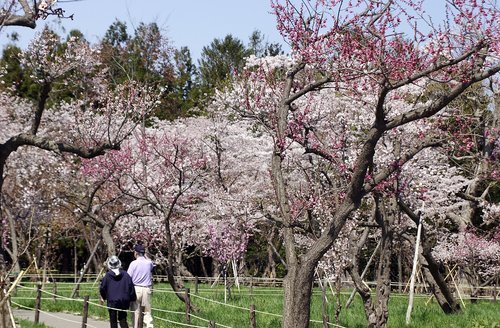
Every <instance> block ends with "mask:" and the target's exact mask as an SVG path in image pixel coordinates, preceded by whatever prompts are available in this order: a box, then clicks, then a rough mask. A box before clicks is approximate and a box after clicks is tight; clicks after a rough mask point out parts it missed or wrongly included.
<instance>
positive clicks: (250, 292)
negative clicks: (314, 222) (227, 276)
mask: <svg viewBox="0 0 500 328" xmlns="http://www.w3.org/2000/svg"><path fill="white" fill-rule="evenodd" d="M61 276H62V275H61ZM66 276H67V275H66ZM88 276H89V279H90V277H91V275H88ZM93 277H94V278H96V279H98V278H99V276H95V275H93ZM159 278H161V277H159ZM177 278H178V279H179V280H180V281H182V282H194V283H195V288H196V289H195V290H196V291H195V293H193V294H191V293H189V288H186V289H185V290H183V291H182V292H177V293H182V294H184V293H186V297H188V299H189V298H190V297H193V298H195V299H198V300H201V301H204V302H209V303H213V304H216V305H217V306H222V307H226V308H233V309H237V310H241V311H245V312H249V313H250V320H252V316H253V320H255V314H259V315H263V316H270V317H274V318H282V317H283V316H282V315H281V314H276V313H271V312H266V311H261V310H257V309H255V306H254V305H253V304H252V305H251V307H250V308H248V307H243V306H239V305H235V304H230V303H227V302H226V300H225V299H224V302H222V301H218V300H215V299H210V298H207V297H203V296H200V295H199V293H202V294H207V293H211V294H213V293H214V290H215V291H217V289H214V288H213V286H214V285H215V282H217V281H219V280H217V278H208V279H201V281H203V282H205V283H210V282H211V281H213V282H214V283H213V284H212V287H211V288H198V283H199V281H200V279H199V278H198V277H194V278H192V277H177ZM24 279H29V275H28V276H27V275H25V276H24ZM158 280H160V281H161V279H156V281H158ZM238 280H239V282H240V283H241V284H242V285H243V282H244V281H246V282H248V283H249V287H250V288H248V289H246V288H241V289H240V286H239V285H238V291H237V292H235V291H233V292H232V294H233V295H234V294H236V295H239V296H242V295H243V296H250V297H259V296H263V297H283V289H280V288H279V287H278V288H276V286H273V287H266V284H267V286H269V284H277V283H279V282H280V281H281V283H282V279H281V280H280V279H271V280H267V279H265V278H248V279H242V278H239V279H238ZM256 281H257V282H258V283H257V284H256ZM96 282H97V280H96V281H93V282H92V281H87V282H82V283H81V284H80V291H81V292H82V291H84V290H88V291H89V292H95V291H96V289H97V288H96ZM219 282H220V281H219ZM316 283H317V284H318V286H319V285H321V282H320V280H317V281H316ZM343 283H345V284H347V285H349V284H352V282H351V281H344V282H343ZM30 284H33V285H30ZM56 284H57V290H58V292H59V293H60V292H68V291H70V290H71V289H72V288H73V286H71V285H69V284H72V285H73V284H74V283H71V282H56V278H55V277H54V280H53V281H52V282H47V283H45V284H44V285H45V287H47V286H51V285H52V286H53V287H54V290H56ZM366 284H367V285H368V286H375V285H376V283H375V282H366ZM391 285H392V286H394V287H399V288H401V287H402V285H401V284H399V283H393V284H391ZM455 286H456V288H457V289H458V288H460V286H461V285H459V284H456V285H455ZM462 286H464V287H463V288H464V289H466V288H470V286H465V285H462ZM14 287H15V288H16V289H21V290H25V291H28V292H33V293H37V299H36V305H35V308H32V307H28V306H26V305H22V304H20V303H17V302H16V301H22V300H33V297H23V296H19V297H18V296H11V297H10V299H11V303H12V304H13V305H15V306H18V307H20V308H25V309H29V310H35V311H38V312H39V313H44V314H45V315H47V316H52V317H56V318H58V316H57V314H54V313H50V312H47V311H41V310H40V308H39V304H40V302H41V301H42V300H43V301H47V300H52V301H55V300H64V301H71V302H78V303H83V304H84V306H87V307H88V306H89V305H92V306H93V307H96V308H103V309H110V308H109V307H108V306H106V305H103V304H102V303H97V302H93V300H91V299H89V297H88V296H86V298H85V299H82V298H71V297H67V296H64V295H61V294H59V293H56V292H51V291H48V290H47V289H44V288H41V284H40V283H38V284H35V283H33V282H24V283H23V282H19V283H18V284H16V285H15V286H14ZM224 288H227V286H224ZM230 288H236V287H235V285H233V286H231V287H230ZM264 288H265V289H264ZM420 288H421V293H420V294H418V297H421V298H428V297H429V296H431V297H432V293H430V292H429V289H428V286H426V284H420ZM474 290H481V291H492V292H493V296H492V297H491V296H487V295H478V296H474V297H468V298H466V297H462V299H476V300H477V299H481V300H496V299H497V297H498V294H497V292H498V289H497V287H496V286H493V287H491V286H482V287H477V288H474ZM153 291H154V293H160V294H164V293H165V294H166V293H169V294H175V293H176V292H175V291H173V290H172V289H169V288H162V287H160V286H158V284H157V287H154V289H153ZM462 292H463V289H462ZM320 293H323V296H324V293H325V291H318V290H315V291H314V292H313V295H317V294H320ZM332 293H333V290H332ZM41 294H44V295H48V296H50V297H41ZM335 294H340V295H349V294H351V292H348V291H338V292H337V293H335ZM391 295H392V296H393V297H408V296H407V294H404V293H396V292H394V293H391ZM219 296H220V295H219ZM416 296H417V295H416ZM14 300H16V301H14ZM426 305H427V303H426ZM111 309H113V308H111ZM190 309H191V308H190V306H189V304H188V302H186V312H179V311H171V310H166V309H158V308H152V309H151V312H152V313H157V314H159V313H164V314H169V315H175V316H178V315H186V322H179V321H174V320H171V319H170V318H168V319H167V318H164V317H162V316H155V317H154V320H158V321H161V322H165V323H168V324H173V325H177V326H181V327H195V328H196V327H199V328H204V327H207V326H206V325H205V326H198V325H196V324H192V323H191V322H190V319H191V318H193V319H196V320H198V322H203V323H204V324H208V327H215V324H217V327H222V328H232V327H230V326H227V325H223V324H222V323H219V322H217V323H215V322H214V321H213V320H208V319H206V318H203V317H200V316H197V315H195V314H193V313H191V311H190ZM114 310H116V311H123V312H127V313H134V311H131V310H122V309H114ZM143 314H144V313H143ZM35 317H36V316H35ZM326 318H328V317H327V316H326ZM61 320H66V321H69V322H75V321H73V320H68V319H66V318H61ZM82 320H83V318H82ZM85 320H86V318H85ZM310 322H311V323H318V324H323V327H326V326H329V327H339V328H345V327H343V326H340V325H337V324H334V323H330V322H328V319H326V320H325V316H324V314H323V321H318V320H313V319H311V320H310ZM82 327H83V326H82ZM86 327H89V328H92V327H93V326H91V325H89V324H87V325H86ZM251 327H255V325H251Z"/></svg>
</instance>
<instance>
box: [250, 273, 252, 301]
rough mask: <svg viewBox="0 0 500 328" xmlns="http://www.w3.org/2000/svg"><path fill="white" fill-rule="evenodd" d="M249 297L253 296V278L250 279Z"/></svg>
mask: <svg viewBox="0 0 500 328" xmlns="http://www.w3.org/2000/svg"><path fill="white" fill-rule="evenodd" d="M250 296H253V277H250Z"/></svg>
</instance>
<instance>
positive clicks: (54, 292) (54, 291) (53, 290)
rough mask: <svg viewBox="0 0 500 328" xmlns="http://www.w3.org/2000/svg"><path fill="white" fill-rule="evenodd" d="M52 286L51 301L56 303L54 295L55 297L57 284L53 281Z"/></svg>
mask: <svg viewBox="0 0 500 328" xmlns="http://www.w3.org/2000/svg"><path fill="white" fill-rule="evenodd" d="M53 283H54V286H53V287H52V294H54V295H52V300H53V301H54V302H55V301H56V295H57V284H56V281H55V280H54V282H53Z"/></svg>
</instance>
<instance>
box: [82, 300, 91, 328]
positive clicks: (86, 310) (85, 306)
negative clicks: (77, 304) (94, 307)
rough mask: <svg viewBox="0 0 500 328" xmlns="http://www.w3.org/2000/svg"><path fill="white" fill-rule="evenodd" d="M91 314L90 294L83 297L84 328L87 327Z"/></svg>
mask: <svg viewBox="0 0 500 328" xmlns="http://www.w3.org/2000/svg"><path fill="white" fill-rule="evenodd" d="M88 316H89V296H88V295H87V296H84V297H83V312H82V328H87V318H88Z"/></svg>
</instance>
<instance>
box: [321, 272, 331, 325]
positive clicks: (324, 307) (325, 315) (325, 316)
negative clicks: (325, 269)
mask: <svg viewBox="0 0 500 328" xmlns="http://www.w3.org/2000/svg"><path fill="white" fill-rule="evenodd" d="M318 281H319V282H320V285H321V300H322V302H321V314H322V317H323V328H328V322H329V321H330V318H329V317H328V311H327V304H326V288H325V284H321V280H318Z"/></svg>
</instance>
